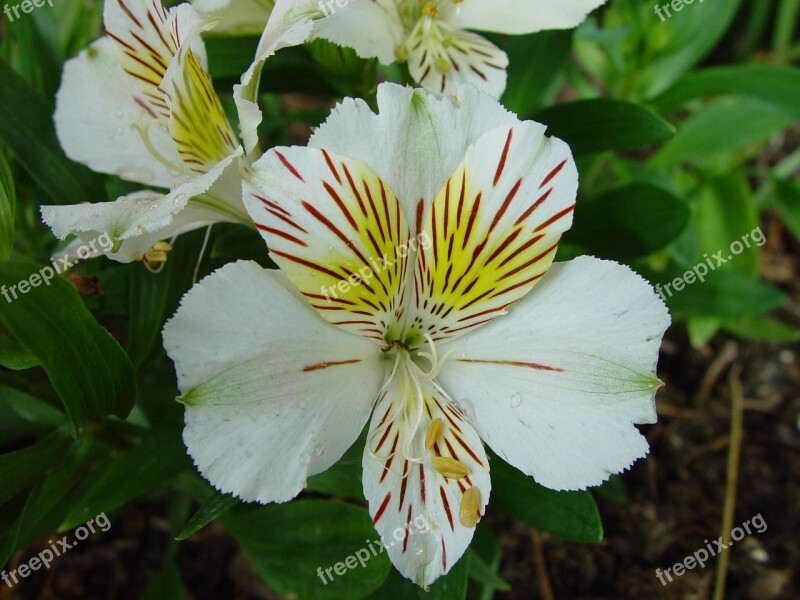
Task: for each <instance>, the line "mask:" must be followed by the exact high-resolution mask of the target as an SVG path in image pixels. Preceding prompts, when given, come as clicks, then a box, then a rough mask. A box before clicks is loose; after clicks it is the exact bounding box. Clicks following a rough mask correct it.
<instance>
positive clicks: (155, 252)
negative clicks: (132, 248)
mask: <svg viewBox="0 0 800 600" xmlns="http://www.w3.org/2000/svg"><path fill="white" fill-rule="evenodd" d="M170 250H172V246H171V245H169V244H168V243H167V242H156V243H155V244H154V245H153V247H152V248H150V250H148V251H147V252H145V253H144V258H143V259H142V260H144V262H145V264H146V265H147V266H148V267H150V268H151V269H156V268H158V267H159V266H160V265H163V264H164V263H165V262H167V255H168V254H169V252H170Z"/></svg>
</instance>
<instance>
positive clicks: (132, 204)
mask: <svg viewBox="0 0 800 600" xmlns="http://www.w3.org/2000/svg"><path fill="white" fill-rule="evenodd" d="M241 154H242V149H241V148H239V149H238V150H237V151H236V152H235V153H234V154H233V155H231V156H229V157H228V158H226V159H225V160H224V161H222V162H221V163H220V164H219V165H217V166H216V167H215V168H214V169H212V170H211V171H210V172H209V173H207V174H205V175H202V176H200V177H196V178H194V179H191V180H189V181H187V182H185V183H183V184H182V185H180V186H178V187H177V188H175V189H174V190H173V191H172V192H170V193H169V194H166V195H162V194H159V193H157V192H152V191H143V192H136V193H134V194H129V195H128V196H123V197H121V198H119V199H117V200H116V201H114V202H97V203H94V204H89V203H84V204H77V205H72V206H42V207H41V213H42V220H43V221H44V222H45V223H46V224H47V225H48V226H49V227H50V228H51V229H52V230H53V233H54V234H55V236H56V237H58V238H60V239H64V238H66V237H67V236H68V235H75V236H77V237H79V238H80V239H81V240H83V241H84V242H89V241H92V240H96V239H98V238H100V237H101V236H104V235H106V236H108V237H109V238H110V239H111V240H112V243H113V244H114V245H116V246H118V248H117V249H116V250H115V251H113V252H112V251H110V250H109V249H107V248H106V249H104V250H106V251H105V252H104V254H105V255H106V256H108V257H109V258H112V259H114V260H117V261H119V262H131V261H135V260H141V258H142V257H143V255H144V254H145V252H147V251H148V250H149V249H150V248H151V247H152V246H153V244H155V243H156V242H158V241H160V240H168V239H170V238H172V237H174V236H176V235H179V234H181V233H185V232H187V231H191V230H193V229H198V228H200V227H204V226H206V225H210V224H212V223H219V222H232V223H236V222H239V223H241V222H249V218H248V217H247V216H246V214H245V213H244V207H243V206H242V204H241V178H240V176H239V165H238V161H239V160H240V156H241ZM230 179H233V180H234V181H236V182H237V183H238V190H239V192H238V195H237V197H235V199H234V200H235V202H238V209H237V207H236V204H235V202H231V203H225V202H219V203H217V204H209V203H208V201H206V200H204V198H205V196H203V194H204V193H205V192H206V191H208V190H209V188H210V189H211V190H212V191H213V190H217V189H220V190H223V189H229V188H230V187H231V183H230V181H229V180H230ZM197 196H200V197H199V198H195V200H194V201H193V202H192V203H191V204H190V203H189V202H190V199H192V198H193V197H197Z"/></svg>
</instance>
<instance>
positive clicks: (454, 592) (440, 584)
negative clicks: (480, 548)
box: [417, 552, 470, 600]
mask: <svg viewBox="0 0 800 600" xmlns="http://www.w3.org/2000/svg"><path fill="white" fill-rule="evenodd" d="M469 561H470V556H469V554H468V553H466V552H465V553H464V556H462V557H461V558H460V559H459V561H458V562H457V563H456V564H455V565H453V567H452V568H451V569H450V570H449V571H448V572H447V575H443V576H442V577H440V578H439V579H437V580H436V581H434V582H433V585H431V589H430V591H428V592H426V591H425V590H423V589H422V588H420V587H418V588H417V598H419V600H464V598H466V597H467V583H468V575H469Z"/></svg>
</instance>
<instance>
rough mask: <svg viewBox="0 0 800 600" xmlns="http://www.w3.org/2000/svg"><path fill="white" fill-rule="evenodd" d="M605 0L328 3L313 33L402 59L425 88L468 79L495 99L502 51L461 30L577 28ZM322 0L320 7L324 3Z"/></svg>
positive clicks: (445, 89)
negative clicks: (328, 6) (324, 16)
mask: <svg viewBox="0 0 800 600" xmlns="http://www.w3.org/2000/svg"><path fill="white" fill-rule="evenodd" d="M605 1H606V0H491V1H490V0H463V1H462V0H349V2H347V3H346V4H344V6H337V5H336V3H329V4H331V7H330V8H329V9H325V12H326V13H327V16H326V18H324V19H321V20H320V21H319V23H318V24H317V25H316V26H315V29H314V36H315V37H320V38H323V39H327V40H329V41H331V42H334V43H336V44H339V45H342V46H348V47H351V48H353V49H355V51H356V52H357V53H358V54H359V55H360V56H363V57H368V58H371V57H376V58H377V59H378V60H379V61H380V62H381V63H383V64H389V63H392V62H395V61H396V60H399V61H406V60H407V61H408V66H409V71H410V72H411V75H412V77H414V79H415V80H416V81H417V83H419V84H420V85H422V86H423V87H424V88H425V89H427V90H430V91H432V92H435V93H437V94H442V95H451V94H453V93H455V92H456V91H457V90H458V88H459V87H460V86H461V85H463V84H465V83H471V84H473V85H475V86H476V87H478V88H479V89H481V90H482V91H484V92H487V93H489V94H491V95H493V96H494V97H495V98H499V97H500V95H501V94H502V93H503V91H504V90H505V86H506V67H507V66H508V58H507V57H506V55H505V53H504V52H503V51H502V50H500V49H499V48H497V47H496V46H495V45H494V44H492V43H491V42H489V41H488V40H486V39H485V38H483V37H482V36H480V35H477V34H474V33H471V32H470V31H467V30H477V31H490V32H496V33H507V34H522V33H533V32H536V31H542V30H545V29H567V28H571V27H576V26H577V25H579V24H580V23H581V22H582V21H583V20H584V19H585V18H586V16H587V14H588V13H589V12H590V11H592V10H594V9H595V8H597V7H598V6H600V5H602V4H604V3H605ZM325 4H326V3H325V2H324V1H323V6H325Z"/></svg>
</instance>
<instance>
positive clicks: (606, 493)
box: [592, 475, 628, 504]
mask: <svg viewBox="0 0 800 600" xmlns="http://www.w3.org/2000/svg"><path fill="white" fill-rule="evenodd" d="M592 492H594V493H595V494H597V495H598V496H601V497H603V498H605V499H606V500H611V502H614V503H616V504H626V503H627V502H628V496H627V495H626V494H625V486H624V485H623V484H622V477H620V476H619V475H612V476H611V477H609V478H608V480H607V481H604V482H603V483H602V484H600V485H598V486H597V487H594V488H592Z"/></svg>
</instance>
